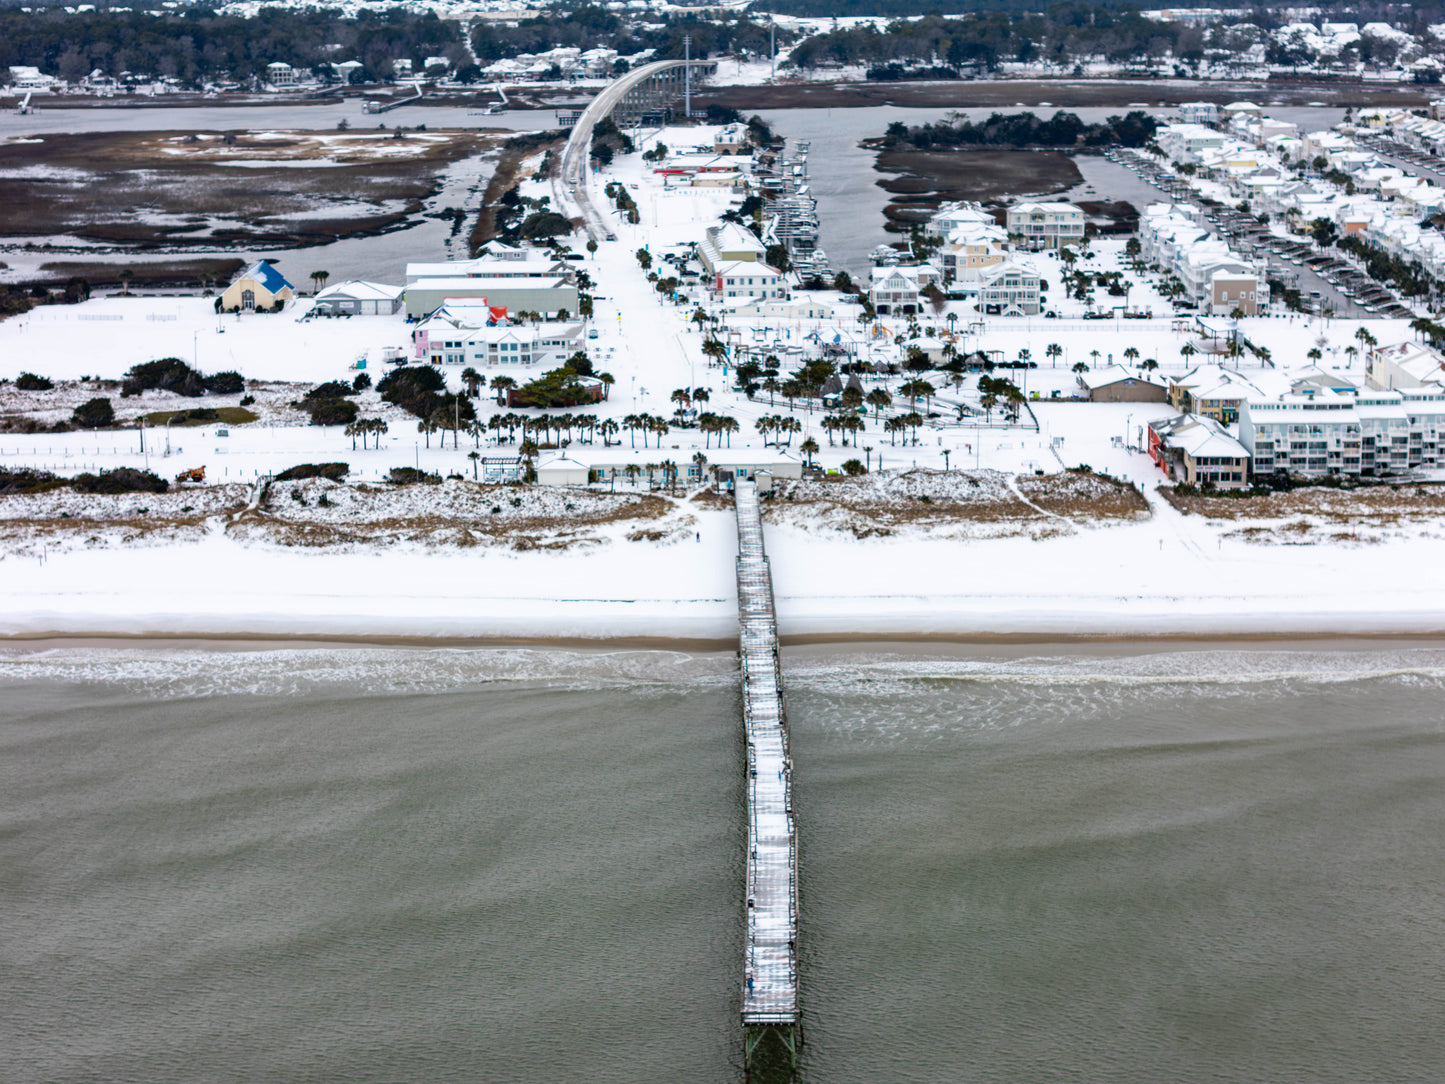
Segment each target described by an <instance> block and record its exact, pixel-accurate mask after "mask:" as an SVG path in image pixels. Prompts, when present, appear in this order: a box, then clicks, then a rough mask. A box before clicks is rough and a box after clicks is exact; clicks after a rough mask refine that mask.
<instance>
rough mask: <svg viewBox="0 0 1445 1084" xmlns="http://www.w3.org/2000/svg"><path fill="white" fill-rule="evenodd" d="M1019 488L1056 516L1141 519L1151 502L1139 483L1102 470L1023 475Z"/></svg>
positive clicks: (1035, 502)
mask: <svg viewBox="0 0 1445 1084" xmlns="http://www.w3.org/2000/svg"><path fill="white" fill-rule="evenodd" d="M1018 487H1019V492H1020V493H1022V494H1023V495H1024V496H1025V497H1027V498H1028V499H1029V500H1031V501H1032V502H1033V503H1034V504H1036V505H1038V506H1039V507H1040V508H1042V509H1044V510H1045V511H1047V512H1052V513H1054V515H1057V516H1071V517H1078V518H1080V519H1138V518H1139V517H1140V516H1145V515H1148V513H1149V502H1148V501H1146V500H1145V499H1144V496H1143V494H1141V493H1140V492H1139V490H1138V488H1137V487H1135V486H1133V485H1131V484H1129V483H1127V482H1121V481H1119V480H1118V479H1117V478H1109V477H1106V476H1104V475H1100V474H1087V473H1084V472H1082V471H1065V472H1064V473H1062V474H1049V475H1044V476H1039V475H1033V476H1029V475H1024V476H1021V477H1020V478H1019V480H1018Z"/></svg>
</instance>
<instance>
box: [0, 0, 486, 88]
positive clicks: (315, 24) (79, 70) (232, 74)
mask: <svg viewBox="0 0 1445 1084" xmlns="http://www.w3.org/2000/svg"><path fill="white" fill-rule="evenodd" d="M338 46H339V48H337V47H338ZM428 56H446V57H448V58H449V59H451V60H453V61H454V62H455V61H462V60H464V59H465V58H466V56H467V52H466V45H465V43H463V41H462V40H461V34H460V32H459V31H458V29H457V24H456V23H454V22H444V21H443V20H441V19H438V18H437V16H436V14H435V13H434V12H427V13H425V14H420V15H418V14H413V13H411V12H407V11H404V10H403V9H401V8H390V9H388V10H386V11H385V12H372V11H360V12H358V13H357V14H356V16H355V18H346V17H343V16H342V14H341V12H339V11H328V10H318V11H296V10H291V9H283V8H263V9H261V11H260V12H259V13H258V14H257V15H256V16H255V17H254V18H250V19H245V18H241V17H239V16H235V15H218V14H216V13H215V12H214V11H211V10H209V9H207V8H191V9H188V10H185V11H179V12H175V13H166V14H162V15H152V14H148V13H145V12H139V11H76V12H66V11H65V10H63V9H60V8H52V9H48V10H46V11H43V12H29V11H19V10H15V9H3V10H0V68H4V67H8V66H13V65H27V66H31V67H36V68H39V69H40V70H41V71H43V72H46V73H49V74H52V75H56V76H59V77H60V78H61V79H64V80H66V81H67V82H74V81H76V80H79V79H81V78H83V77H85V76H86V75H89V74H90V72H91V71H93V70H95V69H97V68H98V69H100V70H101V71H102V72H105V73H106V74H107V75H110V76H113V77H118V76H120V75H121V74H122V73H123V72H131V73H133V74H136V75H143V76H152V77H160V76H168V77H174V78H177V79H180V80H181V81H182V82H185V83H192V84H194V83H198V82H200V81H203V80H207V79H221V78H229V79H235V80H244V79H247V78H250V77H252V76H264V75H265V72H266V65H268V64H271V63H273V62H276V61H280V62H281V63H285V64H290V65H292V66H293V67H298V68H315V67H318V66H319V65H321V64H323V63H325V62H330V61H343V60H359V61H361V63H362V64H363V65H364V67H365V68H366V70H367V72H368V73H369V74H370V75H372V76H373V77H375V78H385V77H388V76H390V75H391V73H392V66H393V64H394V62H395V61H397V60H400V59H403V58H405V59H409V60H410V61H411V62H412V64H413V66H414V67H416V68H417V69H418V70H420V67H421V65H422V63H423V62H424V61H425V60H426V58H427V57H428Z"/></svg>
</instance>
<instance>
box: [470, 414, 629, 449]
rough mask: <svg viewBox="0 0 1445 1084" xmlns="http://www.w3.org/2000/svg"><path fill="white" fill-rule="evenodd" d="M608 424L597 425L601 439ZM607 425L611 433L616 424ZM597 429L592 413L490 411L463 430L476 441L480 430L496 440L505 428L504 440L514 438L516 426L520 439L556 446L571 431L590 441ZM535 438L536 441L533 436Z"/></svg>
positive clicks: (580, 438)
mask: <svg viewBox="0 0 1445 1084" xmlns="http://www.w3.org/2000/svg"><path fill="white" fill-rule="evenodd" d="M608 424H609V423H608V422H603V423H602V424H601V427H600V428H602V429H603V430H604V439H605V438H606V435H607V426H608ZM610 424H611V426H612V428H611V432H613V433H615V432H616V431H617V423H616V422H612V423H610ZM598 428H599V426H598V422H597V417H596V415H594V414H538V415H536V416H534V417H529V416H527V415H525V414H493V415H492V416H491V417H490V418H488V419H487V422H486V424H485V425H483V424H481V423H480V422H479V423H477V424H476V425H474V426H472V427H469V428H468V429H467V433H468V435H470V436H473V437H476V438H477V440H478V443H480V439H481V434H482V433H485V432H487V431H489V430H490V431H491V432H493V433H495V434H497V438H498V439H499V440H500V439H501V433H502V430H503V429H505V430H506V431H507V440H508V441H512V440H515V439H516V433H517V430H518V429H520V430H521V431H522V439H523V440H532V441H534V442H536V443H538V444H554V445H560V444H562V443H564V441H565V442H568V443H570V442H571V440H572V435H573V432H574V431H575V432H576V434H577V437H578V439H579V440H581V441H582V442H583V443H591V441H592V440H593V438H594V436H595V434H596V431H597V429H598ZM554 429H555V430H556V432H557V435H556V437H555V438H554V437H553V436H552V431H553V430H554ZM539 437H540V438H541V439H540V440H538V439H537V438H539Z"/></svg>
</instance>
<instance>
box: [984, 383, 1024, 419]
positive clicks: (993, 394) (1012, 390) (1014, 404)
mask: <svg viewBox="0 0 1445 1084" xmlns="http://www.w3.org/2000/svg"><path fill="white" fill-rule="evenodd" d="M1000 400H1002V401H1003V403H1004V404H1005V406H1006V408H1007V409H1008V411H1009V412H1010V413H1011V414H1012V415H1013V416H1014V417H1015V418H1017V417H1018V412H1019V407H1021V406H1023V403H1024V393H1023V392H1021V391H1020V390H1019V389H1018V385H1016V384H1015V383H1014V382H1013V381H1012V380H1006V379H1004V378H1003V377H1001V376H981V377H979V378H978V405H979V406H981V407H983V410H984V414H985V415H986V416H990V417H991V416H992V414H993V408H994V407H996V406H998V404H999V401H1000Z"/></svg>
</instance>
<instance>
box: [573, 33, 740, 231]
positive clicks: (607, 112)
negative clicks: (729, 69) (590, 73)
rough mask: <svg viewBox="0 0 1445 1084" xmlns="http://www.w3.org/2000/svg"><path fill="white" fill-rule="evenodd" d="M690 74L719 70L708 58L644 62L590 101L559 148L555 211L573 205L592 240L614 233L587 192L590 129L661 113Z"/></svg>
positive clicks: (676, 95)
mask: <svg viewBox="0 0 1445 1084" xmlns="http://www.w3.org/2000/svg"><path fill="white" fill-rule="evenodd" d="M687 68H691V69H692V70H693V72H694V73H698V72H701V73H705V74H706V73H711V72H713V71H716V70H717V62H716V61H712V60H657V61H654V62H653V63H651V64H643V65H642V66H641V67H638V68H634V69H633V70H632V71H630V72H628V73H627V74H626V75H624V76H622V77H621V78H620V79H617V80H616V81H615V82H612V83H610V84H608V85H607V86H606V87H605V88H603V90H602V93H600V94H598V95H597V97H595V98H593V99H592V101H591V102H590V103H589V104H588V106H587V108H586V109H585V110H583V112H582V115H581V116H580V117H578V118H577V123H576V124H575V125H574V126H573V128H572V135H571V138H569V139H568V140H567V146H566V147H564V148H563V150H562V163H561V167H560V168H559V169H558V171H557V176H556V177H555V178H554V180H553V182H552V192H553V197H554V198H553V200H552V203H553V205H554V206H555V207H558V208H560V209H561V210H562V213H563V214H569V208H570V207H572V206H575V207H576V208H577V210H578V211H580V212H581V215H582V220H583V223H584V228H585V229H586V230H587V233H588V234H589V235H590V236H591V238H592V240H594V241H598V242H601V241H603V240H605V239H606V238H607V237H608V236H610V235H611V234H612V230H611V227H609V226H608V225H607V222H606V220H605V219H604V218H603V217H602V212H600V211H599V210H598V209H597V208H596V207H595V206H593V204H592V200H591V197H590V194H589V193H588V191H587V184H586V181H587V164H588V160H589V159H590V157H591V150H592V130H593V128H595V127H596V126H597V125H598V123H600V122H601V120H602V118H603V117H610V116H612V115H613V114H614V113H619V114H620V115H621V117H622V119H623V121H624V123H626V122H628V121H630V120H633V119H638V118H640V117H642V116H643V115H644V114H646V113H648V112H657V111H659V110H661V109H665V108H666V106H667V104H668V103H669V102H671V101H674V100H676V99H677V98H678V97H679V96H680V95H681V94H682V92H683V89H682V88H683V81H684V79H685V74H684V72H685V69H687Z"/></svg>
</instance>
